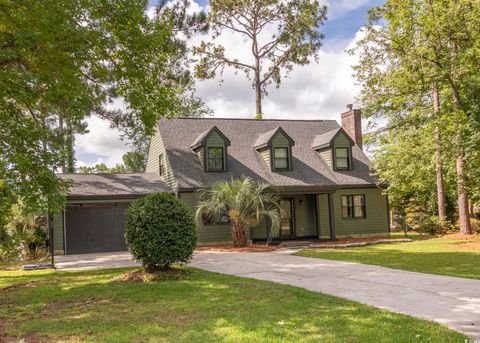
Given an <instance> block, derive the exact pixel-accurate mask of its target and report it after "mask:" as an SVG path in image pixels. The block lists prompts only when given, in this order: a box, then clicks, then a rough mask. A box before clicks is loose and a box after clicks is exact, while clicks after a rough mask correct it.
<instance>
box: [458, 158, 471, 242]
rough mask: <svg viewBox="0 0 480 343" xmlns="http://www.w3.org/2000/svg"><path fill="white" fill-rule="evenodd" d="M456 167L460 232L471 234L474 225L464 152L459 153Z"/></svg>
mask: <svg viewBox="0 0 480 343" xmlns="http://www.w3.org/2000/svg"><path fill="white" fill-rule="evenodd" d="M456 167H457V192H458V219H459V222H460V232H461V233H462V234H464V235H471V234H472V226H471V225H470V215H469V213H468V193H467V190H466V188H465V155H464V153H463V152H459V153H458V154H457V163H456Z"/></svg>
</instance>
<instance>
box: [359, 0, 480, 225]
mask: <svg viewBox="0 0 480 343" xmlns="http://www.w3.org/2000/svg"><path fill="white" fill-rule="evenodd" d="M479 28H480V3H479V2H477V1H470V0H435V1H433V0H387V1H386V3H385V4H384V5H382V6H380V7H377V8H373V9H371V10H370V12H369V21H368V25H367V26H366V27H365V31H364V37H363V38H362V39H361V40H360V41H359V42H358V44H357V46H356V48H354V49H353V50H352V51H351V52H352V53H358V55H359V58H360V60H359V63H358V64H357V65H356V66H355V76H356V77H357V80H358V81H359V83H360V84H361V86H362V91H361V95H360V101H361V104H362V106H363V108H364V113H365V115H366V118H367V119H368V120H369V124H370V125H371V128H373V132H372V133H371V134H370V135H369V137H368V138H369V141H368V142H369V143H370V145H371V146H373V147H374V164H375V168H376V171H377V172H378V175H379V176H380V178H381V180H382V181H386V182H387V183H388V193H389V195H390V200H391V202H392V205H393V207H394V208H395V210H396V211H397V212H400V213H403V214H405V213H406V212H408V213H410V214H417V215H414V216H413V218H414V219H415V220H416V221H417V223H420V224H421V222H422V221H424V222H425V223H424V224H425V225H426V226H429V227H431V228H432V230H433V231H436V230H437V229H447V228H449V227H450V224H454V225H456V224H457V220H458V227H459V229H460V231H461V232H462V233H464V234H469V233H472V227H471V221H470V217H471V216H472V215H473V212H474V211H473V204H474V203H475V202H478V201H479V199H480V192H479V185H480V183H479V182H480V168H479V165H480V164H479V162H480V160H479V154H480V135H479V132H480V131H479V128H480V127H479V125H480V107H479V105H480V92H479V90H480V89H479V88H480V73H479V70H478V67H479V65H480V64H479V62H480V49H479V47H480V30H479ZM432 216H433V218H432ZM474 223H475V225H476V226H478V222H477V221H474Z"/></svg>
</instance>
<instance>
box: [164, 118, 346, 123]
mask: <svg viewBox="0 0 480 343" xmlns="http://www.w3.org/2000/svg"><path fill="white" fill-rule="evenodd" d="M162 119H167V120H172V119H173V120H175V119H191V120H245V121H255V122H262V121H301V122H337V120H336V119H273V118H272V119H270V118H268V119H255V118H223V117H211V118H205V117H176V118H162Z"/></svg>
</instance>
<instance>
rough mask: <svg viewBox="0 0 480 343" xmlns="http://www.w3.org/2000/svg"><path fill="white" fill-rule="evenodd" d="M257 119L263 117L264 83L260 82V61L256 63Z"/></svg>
mask: <svg viewBox="0 0 480 343" xmlns="http://www.w3.org/2000/svg"><path fill="white" fill-rule="evenodd" d="M255 110H256V115H255V119H262V117H263V114H262V85H261V82H260V62H259V61H258V60H257V61H256V63H255Z"/></svg>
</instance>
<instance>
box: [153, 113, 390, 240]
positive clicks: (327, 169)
mask: <svg viewBox="0 0 480 343" xmlns="http://www.w3.org/2000/svg"><path fill="white" fill-rule="evenodd" d="M369 166H370V161H369V159H368V158H367V156H366V155H365V153H364V152H363V151H362V129H361V111H360V110H358V109H353V107H351V106H350V107H349V108H348V111H347V112H345V113H343V114H342V126H339V125H338V123H337V122H336V121H334V120H269V119H264V120H255V119H219V118H178V119H172V120H167V119H162V120H160V121H159V122H158V131H157V133H156V135H155V136H154V137H153V138H152V141H151V146H150V152H149V156H148V162H147V168H146V171H147V172H149V173H158V175H159V177H160V178H161V179H162V180H164V181H165V182H166V183H167V184H168V186H169V187H170V188H171V189H172V190H173V192H174V193H175V194H176V195H177V196H178V197H179V198H180V199H182V200H184V201H185V202H186V203H187V204H188V205H189V206H190V207H191V208H192V211H195V209H196V203H197V197H196V194H195V190H197V189H199V188H204V187H210V186H212V185H213V184H214V183H215V182H217V181H220V180H226V181H229V180H231V179H232V178H238V177H241V176H248V177H250V178H252V179H253V180H255V181H257V182H263V183H268V184H271V185H273V186H275V187H276V188H277V189H278V192H279V193H280V195H281V197H282V201H281V207H282V208H283V211H282V220H281V228H280V230H278V232H275V233H274V237H273V238H274V239H295V238H307V237H320V238H325V239H335V238H338V237H345V236H387V235H388V234H389V219H388V202H387V196H386V195H384V194H383V193H382V189H380V188H379V187H378V186H377V185H376V179H375V177H373V176H371V173H370V168H369ZM249 235H250V237H249V238H250V239H251V240H254V241H255V240H265V239H266V235H267V229H266V225H265V224H264V223H262V224H261V225H259V226H258V227H256V228H253V229H252V230H251V232H250V233H249ZM198 241H199V244H211V243H228V242H230V241H231V234H230V225H229V224H228V218H226V219H225V220H223V222H219V223H200V225H199V227H198Z"/></svg>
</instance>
